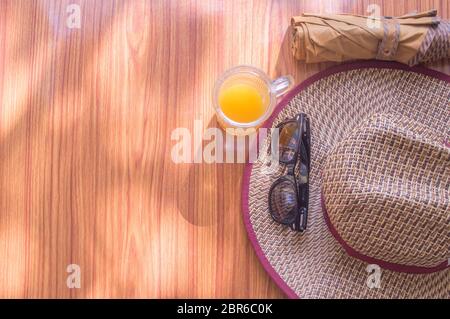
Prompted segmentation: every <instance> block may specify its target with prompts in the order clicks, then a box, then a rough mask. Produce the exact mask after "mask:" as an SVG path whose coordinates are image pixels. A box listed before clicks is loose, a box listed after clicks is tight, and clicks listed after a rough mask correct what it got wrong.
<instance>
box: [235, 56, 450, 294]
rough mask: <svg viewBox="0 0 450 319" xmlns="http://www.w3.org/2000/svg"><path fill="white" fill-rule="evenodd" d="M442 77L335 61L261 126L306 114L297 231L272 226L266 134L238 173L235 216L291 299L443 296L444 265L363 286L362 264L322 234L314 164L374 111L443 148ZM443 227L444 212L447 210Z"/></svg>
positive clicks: (448, 89)
mask: <svg viewBox="0 0 450 319" xmlns="http://www.w3.org/2000/svg"><path fill="white" fill-rule="evenodd" d="M449 83H450V77H449V76H447V75H445V74H442V73H439V72H436V71H432V70H429V69H426V68H422V67H415V68H409V67H407V66H404V65H401V64H397V63H392V62H379V61H370V62H358V63H351V64H345V65H341V66H338V67H335V68H332V69H329V70H326V71H324V72H322V73H319V74H317V75H315V76H313V77H312V78H310V79H308V80H307V81H305V82H304V83H302V84H301V85H299V86H298V87H296V88H295V89H294V90H292V91H291V92H290V93H289V94H288V95H287V96H286V97H285V98H284V99H283V100H282V101H281V102H280V104H279V105H278V107H277V109H276V110H275V112H274V114H273V115H272V117H271V118H270V119H269V120H268V122H267V123H266V125H265V127H275V126H276V125H277V124H278V123H280V122H281V121H283V120H285V119H287V118H292V117H294V116H295V115H296V114H297V113H299V112H304V113H306V114H308V116H309V117H310V119H311V136H312V149H311V152H312V154H311V156H312V170H311V175H310V193H311V194H310V204H309V206H310V211H309V220H308V230H307V232H305V233H304V234H299V233H296V232H293V231H291V230H290V229H289V228H286V227H283V226H281V225H278V224H277V223H275V222H274V221H273V220H272V218H271V217H270V214H269V211H268V206H267V197H268V191H269V189H270V186H271V184H272V182H273V181H274V180H275V179H276V178H277V177H279V175H280V173H281V172H280V171H276V172H271V171H270V169H267V165H266V163H267V162H268V159H267V158H265V157H266V156H265V154H267V148H268V145H269V138H268V139H266V141H265V143H263V145H262V146H261V148H260V154H261V155H260V160H259V161H258V162H257V163H254V164H248V165H247V167H246V169H245V172H244V178H243V196H242V204H243V215H244V222H245V225H246V228H247V232H248V236H249V239H250V241H251V242H252V245H253V247H254V248H255V250H256V253H257V255H258V258H259V259H260V261H261V263H262V264H263V266H264V268H265V269H266V271H267V272H268V273H269V275H270V276H271V277H272V278H273V280H274V281H275V282H276V283H277V285H278V286H279V287H280V288H281V289H282V290H283V291H284V292H285V293H286V294H287V295H288V296H289V297H291V298H298V297H300V298H450V269H449V268H447V269H446V270H443V271H440V272H434V273H430V274H421V275H418V274H408V273H401V272H394V271H389V270H384V269H382V272H381V278H380V279H381V280H380V288H369V286H370V285H368V284H367V281H368V280H369V279H370V276H369V275H370V274H369V273H368V270H367V266H368V264H367V263H365V262H363V261H361V260H359V259H356V258H353V257H350V256H349V255H348V254H347V253H346V252H345V250H344V248H342V247H341V246H340V244H339V243H338V242H337V241H336V239H335V238H334V237H333V235H332V234H331V233H330V231H329V229H328V227H327V225H326V222H325V219H324V216H323V212H322V208H321V168H322V165H323V163H324V161H325V159H326V156H327V154H328V153H329V152H330V150H331V149H332V148H333V147H334V146H335V145H336V144H337V143H338V142H339V141H341V140H343V139H344V138H345V136H346V134H349V133H350V132H351V131H352V130H353V129H354V128H355V127H357V125H358V124H359V123H361V122H362V121H363V120H364V119H366V118H368V117H369V116H373V115H375V114H381V113H383V114H394V113H397V114H402V115H404V114H407V115H408V116H410V117H413V118H415V119H417V120H418V121H421V123H423V125H426V126H429V127H430V128H432V129H434V130H435V131H436V132H439V133H440V135H439V134H438V135H439V136H441V137H442V143H443V144H444V145H447V146H448V142H449V141H448V138H449V137H450V116H449V101H450V84H449ZM449 231H450V213H449Z"/></svg>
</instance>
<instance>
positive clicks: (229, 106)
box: [213, 65, 294, 135]
mask: <svg viewBox="0 0 450 319" xmlns="http://www.w3.org/2000/svg"><path fill="white" fill-rule="evenodd" d="M293 82H294V80H293V78H292V76H290V75H287V76H282V77H279V78H278V79H276V80H274V81H271V80H270V78H269V77H268V76H267V75H266V74H265V73H264V72H263V71H261V70H259V69H257V68H254V67H252V66H246V65H242V66H237V67H234V68H232V69H230V70H228V71H226V72H225V73H224V74H223V75H222V76H221V77H220V78H219V79H218V80H217V82H216V85H215V87H214V93H213V103H214V109H215V112H216V115H217V120H218V122H219V123H220V125H221V126H222V127H223V128H224V129H226V131H227V133H231V134H234V135H249V134H252V133H253V132H255V130H256V129H257V128H259V127H260V126H261V125H262V124H263V123H264V122H265V121H266V120H267V119H268V118H269V117H270V115H271V114H272V112H273V110H274V108H275V106H276V103H277V98H278V97H280V96H282V95H283V94H285V93H286V92H287V91H288V90H289V89H290V88H291V87H292V84H293ZM252 129H253V130H252Z"/></svg>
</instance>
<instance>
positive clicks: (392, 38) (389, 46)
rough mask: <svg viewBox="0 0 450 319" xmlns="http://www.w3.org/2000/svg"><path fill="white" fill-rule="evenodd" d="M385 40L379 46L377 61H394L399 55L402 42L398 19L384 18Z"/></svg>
mask: <svg viewBox="0 0 450 319" xmlns="http://www.w3.org/2000/svg"><path fill="white" fill-rule="evenodd" d="M382 23H383V30H384V35H383V40H382V41H381V42H380V44H379V46H378V54H377V59H379V60H386V61H392V60H394V59H395V55H396V54H397V49H398V43H399V41H400V24H399V23H398V20H397V19H396V18H391V17H383V18H382Z"/></svg>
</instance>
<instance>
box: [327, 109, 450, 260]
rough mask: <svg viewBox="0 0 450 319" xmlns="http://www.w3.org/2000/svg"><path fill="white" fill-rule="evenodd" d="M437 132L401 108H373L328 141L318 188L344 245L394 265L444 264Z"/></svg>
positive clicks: (444, 209) (448, 183)
mask: <svg viewBox="0 0 450 319" xmlns="http://www.w3.org/2000/svg"><path fill="white" fill-rule="evenodd" d="M436 136H437V135H436V132H433V131H432V130H430V129H429V128H427V127H426V126H425V125H423V124H421V123H420V122H418V121H415V120H411V119H410V118H408V117H405V116H403V115H392V114H389V115H383V114H378V115H376V116H374V117H372V118H370V119H368V120H367V121H365V122H364V123H363V124H362V125H361V126H359V127H358V128H357V129H355V130H354V131H353V132H351V133H350V134H349V135H348V136H347V138H345V139H344V140H343V141H342V142H340V143H339V144H338V145H337V146H335V148H334V149H333V151H332V152H331V153H330V154H329V156H328V158H327V160H326V163H325V164H324V168H323V171H322V177H323V186H322V187H323V191H322V192H323V201H324V207H325V212H326V215H327V218H328V220H329V225H330V228H331V230H332V231H333V232H334V234H335V236H336V237H338V238H339V239H340V242H341V243H344V245H345V246H346V248H348V249H350V250H352V251H354V252H356V254H357V255H358V256H365V257H367V258H370V259H372V260H378V261H381V262H385V263H388V264H392V265H399V267H406V268H408V267H423V268H436V267H437V268H439V267H441V268H442V267H444V268H445V267H446V266H447V265H448V260H449V258H450V205H449V201H450V199H449V189H450V165H449V163H450V150H449V148H448V147H447V146H446V145H445V144H444V143H443V140H442V139H440V138H437V137H436ZM348 249H347V250H348ZM443 265H444V266H443Z"/></svg>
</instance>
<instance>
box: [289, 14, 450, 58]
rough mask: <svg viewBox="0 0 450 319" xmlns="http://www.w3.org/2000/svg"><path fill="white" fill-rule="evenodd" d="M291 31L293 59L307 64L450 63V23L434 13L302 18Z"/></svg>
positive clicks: (294, 24)
mask: <svg viewBox="0 0 450 319" xmlns="http://www.w3.org/2000/svg"><path fill="white" fill-rule="evenodd" d="M291 26H292V31H293V32H292V52H293V55H294V57H295V58H296V59H298V60H301V61H305V62H306V63H317V62H326V61H335V62H343V61H349V60H361V59H362V60H368V59H378V60H387V61H398V62H401V63H404V64H409V65H416V64H419V63H426V62H431V61H436V60H440V59H444V58H450V22H448V21H444V20H441V19H440V18H439V17H438V16H437V11H436V10H431V11H427V12H422V13H416V14H408V15H404V16H401V17H372V16H371V17H366V16H360V15H351V14H308V13H304V14H302V15H301V16H296V17H293V18H292V19H291Z"/></svg>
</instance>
